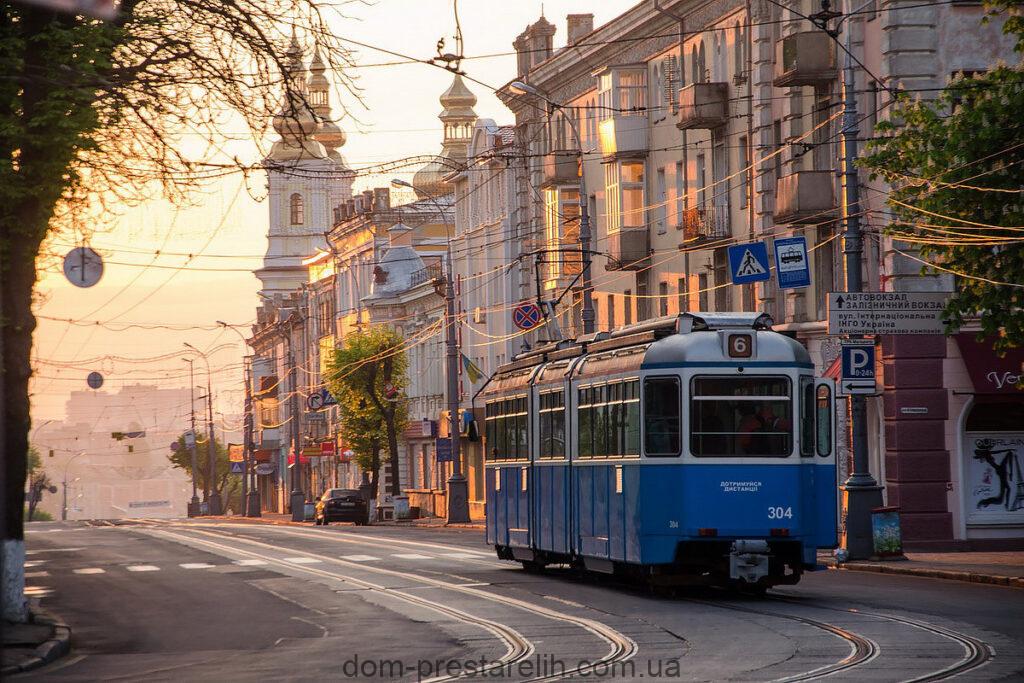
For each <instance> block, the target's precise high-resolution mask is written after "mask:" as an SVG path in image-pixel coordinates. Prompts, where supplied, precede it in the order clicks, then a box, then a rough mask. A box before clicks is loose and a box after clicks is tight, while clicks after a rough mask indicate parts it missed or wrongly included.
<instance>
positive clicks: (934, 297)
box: [828, 292, 949, 334]
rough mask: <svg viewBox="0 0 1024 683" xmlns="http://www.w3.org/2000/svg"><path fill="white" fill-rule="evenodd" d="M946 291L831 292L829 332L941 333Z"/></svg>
mask: <svg viewBox="0 0 1024 683" xmlns="http://www.w3.org/2000/svg"><path fill="white" fill-rule="evenodd" d="M948 298H949V294H946V293H945V292H829V295H828V333H829V334H941V333H942V332H943V330H944V328H945V325H944V323H943V321H942V309H944V308H945V307H946V300H947V299H948Z"/></svg>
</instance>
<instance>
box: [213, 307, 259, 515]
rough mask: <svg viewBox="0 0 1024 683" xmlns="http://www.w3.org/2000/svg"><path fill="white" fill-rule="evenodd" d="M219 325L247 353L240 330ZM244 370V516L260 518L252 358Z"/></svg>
mask: <svg viewBox="0 0 1024 683" xmlns="http://www.w3.org/2000/svg"><path fill="white" fill-rule="evenodd" d="M217 324H218V325H220V326H221V327H223V328H224V329H225V330H231V331H232V332H234V333H235V334H237V335H238V338H239V339H241V340H242V352H243V353H245V349H246V347H248V346H249V342H248V340H246V338H245V335H244V334H242V333H241V332H239V331H238V328H236V327H232V326H231V325H228V324H227V323H226V322H224V321H223V320H218V321H217ZM242 362H243V364H244V369H243V371H242V378H243V379H244V380H245V404H244V405H245V407H244V412H245V418H244V420H245V421H244V425H243V427H242V428H243V429H244V430H245V434H244V437H243V438H244V442H245V445H244V446H243V447H242V448H243V454H242V458H243V460H244V461H245V472H244V473H243V474H242V514H243V515H245V516H246V517H259V516H260V494H259V490H258V487H257V485H256V463H255V454H254V453H253V443H254V442H253V424H254V422H255V416H254V415H253V405H252V383H253V380H254V373H253V367H252V363H253V359H252V357H251V356H244V357H243V358H242Z"/></svg>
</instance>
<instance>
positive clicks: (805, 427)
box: [800, 377, 815, 457]
mask: <svg viewBox="0 0 1024 683" xmlns="http://www.w3.org/2000/svg"><path fill="white" fill-rule="evenodd" d="M814 409H815V401H814V380H812V379H811V378H810V377H803V378H801V379H800V456H801V457H810V456H812V455H814V445H815V443H814V439H815V435H814Z"/></svg>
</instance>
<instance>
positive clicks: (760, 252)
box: [729, 242, 772, 285]
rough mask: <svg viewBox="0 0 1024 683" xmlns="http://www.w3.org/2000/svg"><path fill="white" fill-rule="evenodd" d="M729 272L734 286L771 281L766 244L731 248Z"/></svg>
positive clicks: (754, 243) (749, 244)
mask: <svg viewBox="0 0 1024 683" xmlns="http://www.w3.org/2000/svg"><path fill="white" fill-rule="evenodd" d="M729 272H730V273H732V283H733V284H734V285H745V284H747V283H749V282H760V281H762V280H769V279H771V277H772V273H771V267H770V266H769V264H768V247H767V246H766V245H765V243H764V242H747V243H746V244H734V245H732V246H731V247H729Z"/></svg>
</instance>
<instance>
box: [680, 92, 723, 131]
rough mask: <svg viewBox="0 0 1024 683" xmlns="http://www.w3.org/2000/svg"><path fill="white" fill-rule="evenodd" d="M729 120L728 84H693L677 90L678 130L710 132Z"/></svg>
mask: <svg viewBox="0 0 1024 683" xmlns="http://www.w3.org/2000/svg"><path fill="white" fill-rule="evenodd" d="M728 120H729V84H728V83H693V84H691V85H688V86H686V87H685V88H681V89H680V90H679V118H678V120H677V121H676V128H679V129H680V130H687V129H704V130H711V129H714V128H718V127H719V126H724V125H725V124H726V122H727V121H728Z"/></svg>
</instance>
